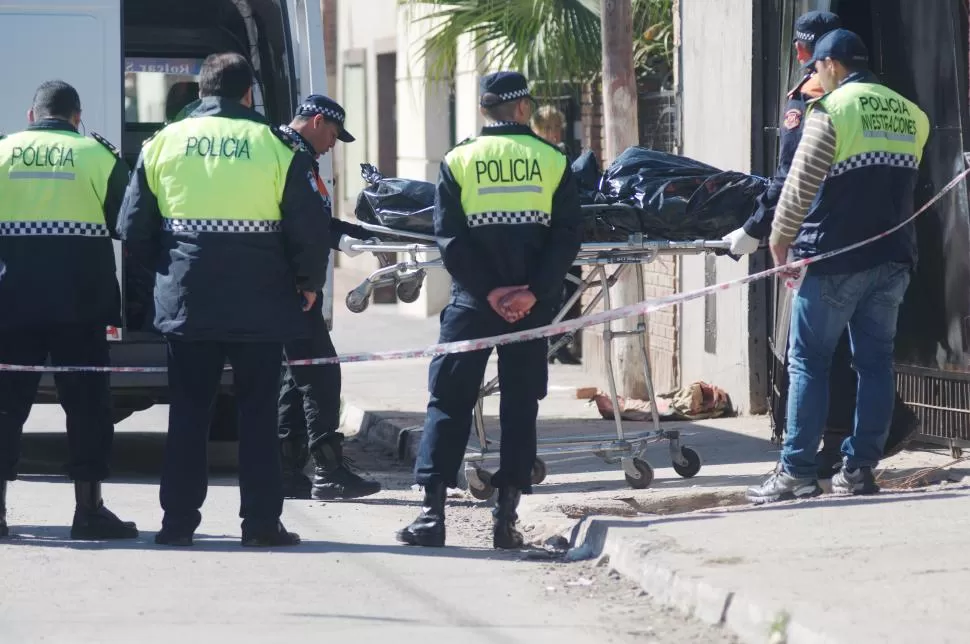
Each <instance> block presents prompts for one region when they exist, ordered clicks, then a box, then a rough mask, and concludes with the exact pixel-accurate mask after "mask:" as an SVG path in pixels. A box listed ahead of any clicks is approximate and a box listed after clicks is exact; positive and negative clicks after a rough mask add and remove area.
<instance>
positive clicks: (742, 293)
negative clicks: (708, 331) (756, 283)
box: [680, 0, 754, 411]
mask: <svg viewBox="0 0 970 644" xmlns="http://www.w3.org/2000/svg"><path fill="white" fill-rule="evenodd" d="M752 3H753V0H716V1H712V0H681V2H680V5H681V25H682V29H683V31H682V38H681V41H682V47H683V48H682V70H683V72H682V76H681V78H682V79H683V80H682V82H683V137H684V138H683V141H684V155H685V156H688V157H691V158H694V159H697V160H699V161H703V162H705V163H709V164H711V165H713V166H716V167H718V168H721V169H723V170H737V171H740V172H750V166H751V156H752V154H751V122H752V112H751V110H752V107H751V91H752V85H751V84H752V64H751V63H752V55H753V53H752V41H753V39H752V29H753V24H754V8H753V6H752ZM747 274H748V261H747V259H742V260H741V261H738V262H736V261H734V260H732V259H730V258H719V259H718V260H717V267H716V281H718V282H723V281H725V280H730V279H735V278H738V277H742V276H744V275H747ZM703 286H704V259H703V257H686V258H685V259H684V262H683V265H682V269H681V289H682V290H683V291H690V290H693V289H697V288H702V287H703ZM716 298H717V346H716V349H717V351H716V353H714V354H710V353H707V352H706V351H705V348H704V332H705V319H704V300H703V299H698V300H694V301H692V302H688V303H686V304H685V305H684V307H683V315H682V316H681V321H680V324H681V334H680V338H681V341H680V355H681V374H682V377H681V380H682V382H683V383H685V384H686V383H690V382H693V381H695V380H703V381H706V382H709V383H711V384H715V385H717V386H719V387H721V388H723V389H725V390H726V391H727V392H728V393H729V394H730V396H731V399H732V401H733V402H734V404H735V406H736V407H738V408H739V409H741V410H742V411H748V410H749V409H750V398H751V391H750V384H749V355H748V353H749V351H748V291H747V289H745V288H734V289H731V290H728V291H722V292H720V293H718V295H717V296H716Z"/></svg>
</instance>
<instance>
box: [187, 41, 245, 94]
mask: <svg viewBox="0 0 970 644" xmlns="http://www.w3.org/2000/svg"><path fill="white" fill-rule="evenodd" d="M252 86H253V68H252V67H250V66H249V61H247V60H246V58H245V57H244V56H242V55H240V54H236V53H233V52H227V53H223V54H212V55H211V56H209V57H208V58H206V59H205V62H203V63H202V73H201V74H200V77H199V96H200V97H203V98H205V97H207V96H218V97H221V98H228V99H232V100H234V101H238V100H241V99H242V97H243V96H245V95H246V92H247V91H248V90H249V88H250V87H252Z"/></svg>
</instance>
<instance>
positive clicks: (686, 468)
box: [672, 447, 701, 479]
mask: <svg viewBox="0 0 970 644" xmlns="http://www.w3.org/2000/svg"><path fill="white" fill-rule="evenodd" d="M680 455H681V456H683V457H684V458H685V459H687V463H685V464H684V465H680V464H679V463H676V462H674V463H672V465H673V466H674V471H675V472H677V474H679V475H680V476H682V477H683V478H685V479H689V478H691V477H693V476H696V475H697V473H698V472H700V471H701V455H700V454H698V453H697V452H695V451H694V450H693V449H691V448H690V447H681V448H680Z"/></svg>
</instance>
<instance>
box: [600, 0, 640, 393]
mask: <svg viewBox="0 0 970 644" xmlns="http://www.w3.org/2000/svg"><path fill="white" fill-rule="evenodd" d="M600 24H601V29H602V40H603V121H604V129H605V139H606V141H605V143H606V146H605V148H604V155H605V157H606V158H605V159H603V166H604V167H606V166H608V165H609V164H610V163H612V162H613V161H614V160H615V159H616V157H617V156H619V154H620V153H621V152H623V151H624V150H625V149H627V148H628V147H630V146H634V145H638V144H639V143H640V136H639V132H640V129H639V127H638V122H637V79H636V74H635V72H634V67H633V6H632V0H602V12H601V19H600ZM642 279H643V267H642V266H640V265H638V264H634V265H631V266H628V267H627V268H626V272H625V274H624V275H623V276H622V277H621V278H620V280H619V281H618V282H617V283H616V286H615V287H614V288H613V293H612V295H613V305H614V306H624V305H627V304H634V303H636V302H638V301H640V299H641V297H642V295H641V293H640V289H639V288H638V281H639V283H641V284H642ZM639 322H640V319H639V318H629V319H626V320H621V321H618V322H616V323H615V326H616V330H617V331H635V330H636V328H637V325H638V323H639ZM643 333H644V334H646V329H644V330H643ZM615 347H616V350H615V353H614V355H616V357H617V361H616V372H617V376H619V377H618V378H617V384H618V385H619V389H620V392H621V393H622V395H624V396H626V397H627V398H638V399H641V400H645V399H646V398H647V395H646V394H647V388H646V381H645V379H644V366H645V365H644V363H643V356H642V355H641V353H640V349H639V343H638V342H636V341H634V339H633V338H623V339H620V340H619V341H618V342H616V344H615ZM591 357H592V356H591ZM590 366H593V365H590Z"/></svg>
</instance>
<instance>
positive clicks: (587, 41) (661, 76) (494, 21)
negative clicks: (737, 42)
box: [399, 0, 673, 93]
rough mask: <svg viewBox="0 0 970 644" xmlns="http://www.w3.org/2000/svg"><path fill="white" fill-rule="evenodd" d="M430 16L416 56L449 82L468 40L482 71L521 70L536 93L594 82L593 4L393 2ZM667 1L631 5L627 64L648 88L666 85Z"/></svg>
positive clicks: (596, 30) (596, 18)
mask: <svg viewBox="0 0 970 644" xmlns="http://www.w3.org/2000/svg"><path fill="white" fill-rule="evenodd" d="M399 1H400V2H401V4H402V5H405V6H406V7H408V8H409V9H415V8H417V7H418V6H419V5H424V6H426V7H427V6H430V7H431V8H432V10H431V11H430V12H427V13H425V14H424V15H422V16H421V17H420V18H418V19H419V20H433V21H435V22H436V23H437V24H436V25H435V26H434V27H433V28H432V30H431V33H430V35H429V37H428V39H427V41H426V42H425V44H424V45H423V46H422V47H421V49H420V51H419V55H421V56H424V57H425V58H426V59H428V61H429V68H430V69H429V71H430V73H431V74H432V75H434V76H437V77H439V78H451V77H452V74H453V72H454V69H455V65H456V62H457V57H458V47H459V45H458V43H459V39H460V38H461V37H462V36H465V35H467V36H469V39H470V41H471V43H472V44H473V45H474V46H475V47H476V49H479V50H480V51H483V52H485V53H484V60H483V63H484V65H485V67H486V68H492V67H496V66H504V67H510V68H513V69H518V70H521V71H522V72H523V73H525V74H526V75H527V76H528V77H529V78H530V79H531V80H533V81H535V82H536V89H537V91H538V92H539V93H543V92H544V91H547V92H556V91H557V88H559V87H561V86H562V84H567V85H584V84H590V83H595V81H596V80H598V78H599V76H600V73H601V70H602V58H601V53H602V52H601V50H602V45H601V39H600V1H599V0H399ZM672 5H673V0H633V20H634V23H633V33H634V35H635V38H636V40H635V42H634V61H635V63H636V68H637V72H638V77H639V79H640V80H641V82H643V83H644V84H646V85H648V86H649V87H645V89H659V87H660V86H662V85H668V84H669V82H670V81H669V76H670V70H671V69H672V61H673V25H672V23H673V7H672Z"/></svg>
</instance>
